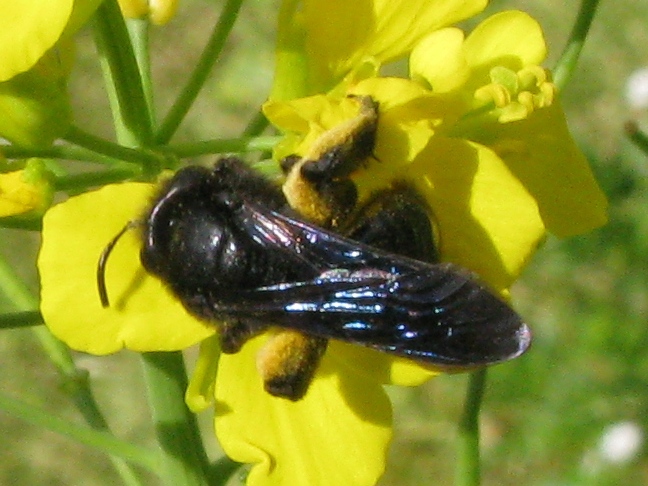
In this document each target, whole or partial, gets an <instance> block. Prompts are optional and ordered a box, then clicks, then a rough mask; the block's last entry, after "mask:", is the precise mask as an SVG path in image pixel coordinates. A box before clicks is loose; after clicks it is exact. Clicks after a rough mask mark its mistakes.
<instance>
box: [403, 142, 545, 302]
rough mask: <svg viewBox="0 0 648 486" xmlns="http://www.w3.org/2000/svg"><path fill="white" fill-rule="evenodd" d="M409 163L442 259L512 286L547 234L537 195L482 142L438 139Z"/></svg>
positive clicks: (489, 280) (496, 285) (491, 281)
mask: <svg viewBox="0 0 648 486" xmlns="http://www.w3.org/2000/svg"><path fill="white" fill-rule="evenodd" d="M411 167H412V169H411V170H412V173H411V174H408V178H409V179H410V180H412V182H413V183H414V184H415V185H416V187H417V189H418V190H419V191H420V192H421V194H423V196H424V197H425V198H426V200H427V201H428V202H429V204H430V206H431V208H432V212H433V213H434V217H435V218H436V221H437V224H438V232H439V234H440V239H441V241H440V242H439V244H440V245H439V246H440V253H441V255H442V258H443V259H444V260H447V261H451V262H454V263H457V264H459V265H462V266H464V267H466V268H469V269H471V270H473V271H475V272H477V273H478V274H479V275H480V276H481V277H482V278H483V279H484V280H485V281H486V282H487V283H489V284H490V285H491V286H492V287H493V288H494V289H495V290H498V291H502V290H504V289H506V288H508V287H509V286H510V285H511V284H512V283H513V281H514V280H515V278H516V277H517V276H518V275H519V273H520V271H521V270H522V268H523V266H524V265H525V264H526V262H527V261H528V259H529V258H530V256H531V254H532V253H533V252H534V250H535V249H536V247H537V245H538V242H539V241H540V240H541V239H542V237H543V235H544V225H543V222H542V220H541V218H540V215H539V214H538V208H537V205H536V202H535V200H534V198H533V197H532V196H531V195H530V194H529V193H528V192H527V190H526V189H525V187H524V186H523V185H522V184H521V183H520V181H519V180H518V179H517V178H516V177H515V176H514V175H513V174H512V173H511V172H510V170H509V169H508V167H507V166H506V164H505V163H504V162H503V161H502V160H501V159H500V158H499V157H498V156H497V155H496V154H495V152H493V151H492V150H490V149H488V148H487V147H484V146H482V145H478V144H474V143H470V142H466V141H461V140H454V139H449V138H442V137H435V139H433V141H432V143H431V144H430V145H429V146H428V148H427V149H426V150H424V151H423V152H422V153H421V154H420V155H419V157H418V158H417V160H415V161H414V162H413V163H412V166H411Z"/></svg>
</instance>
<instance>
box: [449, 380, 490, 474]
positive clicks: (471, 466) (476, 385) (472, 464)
mask: <svg viewBox="0 0 648 486" xmlns="http://www.w3.org/2000/svg"><path fill="white" fill-rule="evenodd" d="M485 385H486V368H484V369H481V370H477V371H474V372H472V373H471V374H470V378H469V383H468V392H467V394H466V403H465V404H464V411H463V416H462V417H461V421H460V422H459V436H458V442H459V447H458V451H457V470H456V479H455V484H456V485H457V486H478V485H479V483H480V479H481V471H480V461H479V409H480V407H481V402H482V398H483V397H484V387H485Z"/></svg>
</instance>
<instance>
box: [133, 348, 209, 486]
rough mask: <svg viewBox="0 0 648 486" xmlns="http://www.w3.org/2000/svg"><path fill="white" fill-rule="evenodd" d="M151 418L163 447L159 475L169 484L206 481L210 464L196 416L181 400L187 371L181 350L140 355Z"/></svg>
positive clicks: (189, 485)
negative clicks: (161, 469)
mask: <svg viewBox="0 0 648 486" xmlns="http://www.w3.org/2000/svg"><path fill="white" fill-rule="evenodd" d="M142 364H143V368H144V378H145V380H146V385H147V390H148V397H149V403H150V406H151V412H152V414H153V421H154V423H155V429H156V432H157V436H158V443H159V446H160V448H161V449H162V455H163V462H162V468H163V471H162V472H161V476H162V478H163V479H164V481H165V484H168V485H170V486H194V485H207V484H208V481H207V475H208V470H209V464H208V462H207V454H206V453H205V451H204V449H203V444H202V440H201V437H200V431H199V430H198V424H197V421H196V416H195V415H194V414H192V413H191V412H190V411H189V409H188V408H187V405H186V404H185V401H184V394H185V390H186V389H187V384H188V383H187V375H186V371H185V366H184V360H183V358H182V354H181V353H180V352H173V353H163V352H153V353H144V354H143V355H142Z"/></svg>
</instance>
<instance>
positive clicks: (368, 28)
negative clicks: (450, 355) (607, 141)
mask: <svg viewBox="0 0 648 486" xmlns="http://www.w3.org/2000/svg"><path fill="white" fill-rule="evenodd" d="M483 4H484V2H470V1H469V2H464V1H457V2H447V1H440V0H439V1H432V2H430V1H429V0H420V1H415V2H397V3H394V2H388V1H387V0H382V1H378V0H377V1H374V2H369V1H360V2H352V3H349V2H346V3H345V4H341V3H338V2H333V3H330V2H320V1H312V2H309V1H306V2H304V8H303V9H302V10H301V11H299V13H297V10H296V9H295V8H293V7H294V4H292V3H289V2H284V7H283V8H284V11H283V12H282V15H287V16H288V18H289V20H290V26H292V27H290V28H288V27H285V30H284V32H283V33H282V36H281V37H282V38H281V39H280V42H281V46H280V52H279V54H278V56H279V67H278V74H277V79H276V81H275V89H274V97H273V99H274V100H275V101H272V102H270V103H268V104H267V105H266V106H265V108H264V111H265V113H266V115H267V116H268V118H269V119H270V120H271V121H272V122H273V123H274V124H275V125H276V126H278V127H279V128H281V129H282V130H285V131H286V132H287V133H289V137H288V138H287V140H286V142H285V143H283V144H282V145H281V146H280V147H278V148H277V154H278V155H279V154H283V155H286V154H289V153H298V154H303V153H305V152H306V151H307V150H308V147H309V146H310V145H311V144H312V143H313V141H314V140H317V138H318V137H319V136H320V135H321V134H322V133H324V132H325V131H326V130H328V129H330V128H332V127H335V126H336V125H337V124H339V123H341V122H343V121H344V120H345V119H348V117H349V116H350V114H353V106H354V104H353V102H352V100H350V99H348V98H347V97H346V95H347V94H358V95H370V96H371V97H373V98H374V99H375V100H377V101H378V102H379V126H378V134H377V145H376V148H375V151H374V153H375V156H376V160H374V161H369V163H368V166H367V167H366V168H362V169H360V170H358V171H357V174H354V175H353V178H354V180H355V182H356V183H357V184H358V187H359V190H360V193H361V196H365V195H366V194H368V193H370V192H371V191H372V190H374V189H376V188H381V187H384V186H385V184H386V183H388V182H389V181H392V180H394V179H403V178H405V179H407V180H408V181H410V182H411V183H412V184H413V185H414V186H415V187H416V188H417V190H418V191H419V192H420V193H421V194H422V195H423V196H424V197H425V198H426V199H427V200H428V201H429V204H430V207H431V208H432V211H433V212H434V215H435V218H436V220H437V225H438V232H439V236H440V242H439V244H440V250H441V256H442V258H443V259H445V260H451V261H454V262H456V263H459V264H461V265H463V266H465V267H468V268H471V269H473V270H475V271H477V272H479V273H480V275H481V276H482V277H483V278H484V279H485V280H486V281H487V282H488V283H489V284H490V285H491V286H492V287H493V288H494V289H497V290H498V291H500V292H505V291H506V289H507V288H508V287H509V286H510V284H511V283H512V282H513V280H514V279H515V278H516V277H517V276H518V275H519V272H520V271H521V269H522V268H523V266H524V264H525V263H526V262H527V260H528V259H529V257H530V256H531V254H532V253H533V251H534V249H535V247H536V245H537V244H538V242H539V241H540V240H541V239H542V238H543V236H544V234H545V231H546V228H549V229H550V230H551V231H554V232H556V233H557V234H569V233H570V232H571V233H573V232H577V231H583V230H584V229H585V228H590V227H594V226H596V225H597V224H601V223H602V222H603V221H604V219H605V202H604V198H603V197H602V195H601V194H600V191H598V187H597V186H596V184H595V182H594V180H593V178H592V177H591V174H590V172H589V169H588V168H587V166H586V165H584V164H583V162H584V159H583V157H582V155H581V154H580V152H578V150H577V149H576V147H575V145H574V143H573V141H572V140H571V138H570V137H569V134H568V132H567V131H566V126H565V124H564V117H563V116H562V113H561V111H560V109H559V105H558V104H557V103H556V101H555V99H551V95H552V94H553V93H550V92H549V91H548V90H547V89H546V82H547V80H546V79H543V77H542V75H540V74H539V71H538V70H537V69H534V67H533V66H535V65H536V64H537V63H539V62H541V60H542V59H541V58H542V57H543V56H544V41H543V40H542V36H541V35H540V36H539V37H538V36H537V35H536V36H527V32H526V30H525V31H523V33H524V34H525V37H524V40H523V42H527V41H529V42H531V43H533V45H532V46H530V47H528V48H527V49H528V52H532V53H533V52H536V51H538V52H540V51H541V52H542V55H541V56H538V55H536V56H535V57H534V56H533V55H530V54H528V53H527V50H524V49H523V48H521V47H519V46H518V44H519V43H520V41H518V39H517V37H516V36H517V35H518V34H519V33H520V31H519V30H518V29H516V28H511V26H514V25H516V24H515V18H513V17H511V18H509V20H507V21H506V22H501V19H500V22H501V23H499V24H498V25H499V27H498V28H497V29H493V28H492V27H488V26H489V24H488V23H485V24H484V25H485V27H484V26H483V25H482V26H480V27H478V28H477V29H476V30H475V33H474V34H473V35H478V37H476V38H473V37H472V36H470V37H468V38H467V39H466V40H465V41H464V39H463V34H462V36H461V39H460V40H461V42H457V41H456V40H455V41H454V42H455V44H454V47H453V48H452V49H450V48H449V49H448V51H444V50H443V49H440V48H439V49H436V51H434V52H433V54H434V55H435V56H437V57H431V58H427V57H425V55H424V54H425V50H424V49H423V48H419V49H418V50H417V47H416V46H417V44H418V43H419V42H421V43H423V42H432V41H430V40H429V39H427V38H426V35H427V34H429V33H432V34H433V33H434V32H433V31H435V30H437V29H440V28H442V27H444V26H445V25H448V24H449V23H451V22H454V21H456V20H458V19H461V18H465V17H466V16H467V15H469V14H470V13H472V12H475V11H477V10H479V9H480V8H481V7H483ZM286 12H288V13H286ZM516 15H518V14H516ZM322 18H326V19H327V20H328V19H332V20H331V21H329V23H328V24H327V23H325V22H318V21H316V20H318V19H319V20H321V19H322ZM284 21H286V18H284ZM486 22H489V21H486ZM320 24H322V25H320ZM324 24H326V25H324ZM285 25H288V24H285ZM534 25H536V26H537V24H534ZM300 29H301V30H300ZM438 32H441V34H439V35H448V37H449V38H450V37H452V36H456V33H451V34H446V33H445V30H441V31H438ZM449 32H455V31H449ZM479 32H481V34H478V33H479ZM296 33H297V34H298V33H301V34H302V35H301V37H300V35H297V34H296ZM327 36H328V37H327ZM479 36H482V38H480V37H479ZM471 38H472V39H473V41H471V42H469V40H470V39H471ZM327 39H328V40H327ZM437 41H438V39H437ZM327 42H328V44H327ZM482 42H483V43H484V48H483V49H482V48H481V47H480V46H481V45H482ZM538 42H540V44H538ZM329 44H330V46H331V50H330V51H328V50H327V49H324V47H327V46H328V45H329ZM422 45H423V44H422ZM488 46H490V47H489V48H487V47H488ZM507 46H509V47H507ZM510 46H513V47H510ZM282 49H283V50H282ZM291 49H292V50H291ZM480 49H481V50H480ZM510 49H513V51H511V50H510ZM409 51H412V52H413V53H412V58H411V60H410V64H411V65H412V77H413V79H398V78H379V77H376V72H377V70H378V68H379V66H380V64H381V63H383V62H387V61H389V60H391V59H394V58H396V57H399V56H403V55H406V54H407V53H408V52H409ZM431 52H432V51H431ZM508 54H510V57H511V58H512V59H513V61H514V62H508V57H507V55H508ZM431 55H432V54H431ZM282 56H286V57H285V58H284V59H283V60H282ZM290 56H293V57H292V60H291V62H288V57H290ZM439 56H440V57H443V56H445V58H446V61H447V64H446V63H445V62H444V61H443V60H439V59H438V57H439ZM501 58H504V59H506V60H507V62H506V63H499V62H496V61H497V60H499V59H501ZM536 58H537V59H536ZM284 61H285V63H284ZM293 61H295V62H293ZM296 61H306V62H305V63H302V64H300V62H296ZM439 65H443V66H446V71H445V72H444V73H445V74H443V76H441V75H436V74H435V73H436V71H435V69H433V67H434V66H439ZM543 72H544V71H543ZM511 73H513V75H511ZM350 74H351V76H349V75H350ZM345 76H346V79H344V80H343V81H342V82H341V83H340V85H338V86H334V84H335V83H336V82H338V81H340V80H342V78H345ZM293 81H294V82H293ZM491 85H492V86H491ZM321 86H325V87H326V88H325V89H326V90H329V89H331V88H332V91H331V92H329V93H328V94H326V95H324V94H319V95H315V96H312V97H308V98H303V99H292V96H291V94H294V93H299V96H303V95H304V93H316V92H322V91H323V90H322V89H320V87H321ZM481 88H484V89H481ZM480 89H481V91H480ZM522 93H529V94H530V98H529V96H528V95H527V94H522ZM500 95H502V96H500ZM509 95H510V96H509ZM507 96H509V98H507ZM278 100H287V101H278ZM507 100H508V101H507ZM549 123H551V124H552V125H551V126H549ZM554 123H555V124H556V126H557V128H556V126H554ZM544 143H546V147H545V146H539V145H538V144H544ZM549 150H552V151H553V150H561V152H560V153H552V154H551V156H552V157H553V159H552V160H550V161H545V160H544V159H543V157H544V156H545V155H546V156H548V155H549V153H548V151H549ZM538 154H540V155H538ZM554 161H557V162H554ZM545 165H548V167H549V169H547V168H546V167H545ZM548 170H549V171H551V172H550V173H548V172H547V171H548ZM565 185H566V186H568V187H569V188H570V189H565ZM547 186H548V187H549V189H546V187H547ZM150 192H151V186H150V185H147V184H120V185H115V186H107V187H105V188H103V189H101V190H99V191H95V192H92V193H87V194H84V195H81V196H77V197H74V198H71V199H69V200H68V201H66V202H64V203H62V204H60V205H58V206H55V207H54V208H52V209H51V210H50V211H48V213H47V214H46V216H45V218H44V223H43V224H44V228H43V244H42V249H41V253H40V256H39V263H38V265H39V270H40V273H41V282H42V307H41V311H42V313H43V316H44V318H45V321H46V322H47V325H48V326H49V327H50V329H52V331H53V332H54V333H55V334H56V335H57V336H58V337H59V338H61V339H62V340H63V341H65V342H66V343H68V344H69V345H70V346H71V347H73V348H74V349H78V350H81V351H86V352H91V353H95V354H106V353H110V352H114V351H117V350H119V349H121V348H124V347H126V348H128V349H132V350H137V351H153V350H175V349H183V348H185V347H187V346H190V345H192V344H194V343H198V342H200V343H201V353H200V358H199V361H198V364H197V366H196V371H195V373H194V375H193V377H192V380H191V383H190V386H189V389H188V391H187V403H188V404H189V405H190V406H191V407H192V408H193V409H194V410H200V409H203V408H205V407H207V406H209V405H210V404H212V403H214V407H215V410H216V419H215V427H216V432H217V435H218V438H219V441H220V443H221V444H222V446H223V448H224V450H225V451H226V452H227V454H228V455H230V456H231V457H232V458H233V459H235V460H238V461H242V462H248V463H252V464H254V466H253V467H252V469H251V472H250V475H249V478H248V484H250V485H255V486H256V485H263V484H313V485H318V484H348V485H365V484H367V485H368V484H374V483H375V482H376V481H377V479H378V478H379V476H380V475H381V473H382V471H383V469H384V467H385V455H386V450H387V444H388V442H389V439H390V436H391V409H390V405H389V401H388V400H387V397H386V395H385V392H384V391H383V389H382V386H381V385H382V384H385V383H393V384H400V385H416V384H419V383H422V382H423V381H425V380H426V379H428V378H429V377H430V376H433V375H434V373H433V372H431V371H429V370H426V369H423V368H422V367H420V366H418V365H416V364H414V363H412V362H409V361H407V360H404V359H397V358H393V357H390V356H387V355H384V354H381V353H378V352H375V351H372V350H369V349H359V348H357V347H355V346H350V345H346V344H341V343H336V342H331V343H330V345H329V348H328V350H327V352H326V354H325V355H324V358H323V360H322V363H321V365H320V367H319V368H318V370H317V373H316V376H315V378H314V380H313V382H312V384H311V386H310V388H309V391H308V393H307V394H306V396H305V397H304V398H303V399H302V400H301V401H298V402H294V403H293V402H290V401H287V400H284V399H280V398H275V397H272V396H270V395H269V394H267V393H266V392H265V391H264V390H263V385H262V383H261V379H260V377H259V375H258V373H257V370H256V369H255V356H256V353H257V351H258V349H259V348H260V347H261V346H262V344H263V343H264V341H265V340H266V339H267V336H266V335H262V336H258V337H256V338H254V339H252V340H250V341H249V342H248V343H246V345H245V346H244V347H243V349H242V350H241V351H240V352H239V353H237V354H234V355H225V354H220V351H219V349H218V344H217V339H216V337H213V336H212V335H213V334H214V332H215V331H216V328H215V326H212V325H208V324H204V323H200V322H197V321H196V320H194V319H193V318H191V317H189V316H188V315H187V314H186V312H185V311H184V309H183V308H182V307H181V306H180V304H179V303H178V302H177V301H175V300H174V299H173V298H171V296H170V295H169V294H168V293H167V291H166V290H165V289H164V287H163V286H162V285H161V284H160V283H159V282H158V281H157V280H155V279H153V278H151V277H149V276H147V275H146V273H145V272H144V270H143V269H142V267H141V265H140V263H139V259H138V253H139V246H140V243H138V240H137V238H136V236H135V234H134V233H133V232H130V233H129V234H127V235H126V236H125V237H124V239H123V240H122V241H120V243H119V244H118V245H117V247H116V248H115V251H114V254H113V255H112V256H111V258H110V260H109V262H108V266H107V272H106V282H107V287H108V291H109V293H110V295H111V301H112V302H113V304H112V305H111V307H110V308H109V309H103V308H102V307H101V305H100V302H99V297H98V295H97V292H96V281H95V278H96V274H95V271H96V263H97V259H98V257H99V254H100V253H101V251H102V249H103V247H104V246H105V245H106V243H107V242H108V241H109V240H110V239H111V238H112V236H113V235H114V234H116V233H117V232H118V231H119V230H120V229H121V228H122V227H123V225H124V223H125V222H126V221H128V220H132V219H136V218H138V217H140V216H141V214H142V211H143V210H144V208H145V207H146V200H147V198H148V197H149V195H150ZM570 192H571V195H572V197H574V198H576V202H569V201H566V200H564V198H565V197H566V196H567V195H568V194H569V193H570ZM554 193H555V194H558V195H559V196H558V197H559V198H562V200H559V203H556V202H555V201H554V200H553V199H552V198H553V197H554ZM584 205H589V206H591V207H587V208H584V207H583V206H584ZM556 206H560V207H559V208H557V207H556ZM561 211H562V212H561ZM576 211H582V213H581V212H578V213H575V212H576ZM575 214H577V216H578V218H575V217H574V215H575ZM581 214H584V215H585V218H584V219H583V218H582V217H581ZM579 218H580V220H579ZM61 248H66V255H68V256H66V258H61V254H60V249H61ZM216 374H217V375H218V376H217V377H216Z"/></svg>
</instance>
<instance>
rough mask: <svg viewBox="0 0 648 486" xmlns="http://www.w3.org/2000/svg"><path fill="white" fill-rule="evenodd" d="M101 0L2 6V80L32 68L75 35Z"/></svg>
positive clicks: (29, 1)
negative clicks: (70, 36) (55, 45)
mask: <svg viewBox="0 0 648 486" xmlns="http://www.w3.org/2000/svg"><path fill="white" fill-rule="evenodd" d="M100 3H101V0H77V1H74V0H52V1H43V0H24V1H21V2H2V4H1V5H0V59H2V63H1V64H0V81H6V80H7V79H10V78H12V77H13V76H15V75H16V74H19V73H23V72H25V71H28V70H29V69H31V68H32V67H33V66H34V65H35V64H36V63H37V62H38V60H39V59H40V58H41V57H43V55H44V54H45V53H46V52H47V51H49V50H50V49H51V48H52V47H54V44H56V43H57V42H58V41H59V39H61V38H62V37H63V38H65V37H66V36H68V37H69V35H71V34H73V33H74V32H75V31H76V30H77V29H78V28H79V27H80V26H81V25H82V24H83V23H84V22H85V21H86V20H87V19H88V18H89V17H90V15H91V14H92V13H93V12H94V10H95V9H96V8H97V6H99V4H100Z"/></svg>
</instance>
